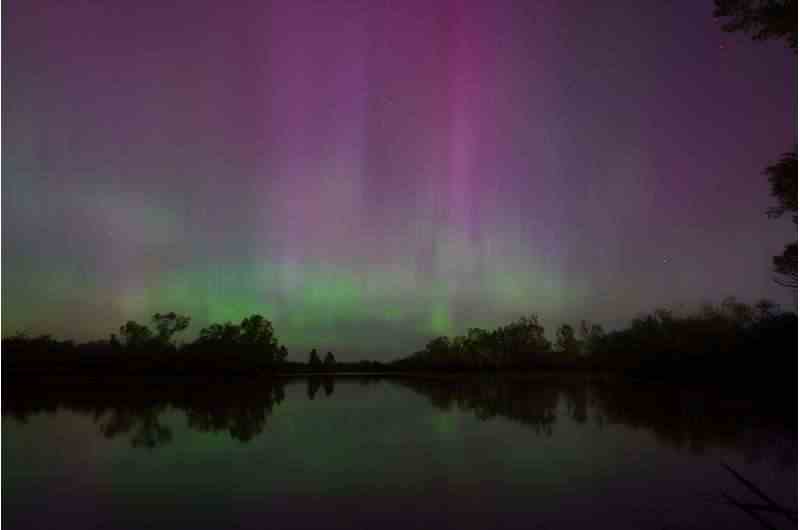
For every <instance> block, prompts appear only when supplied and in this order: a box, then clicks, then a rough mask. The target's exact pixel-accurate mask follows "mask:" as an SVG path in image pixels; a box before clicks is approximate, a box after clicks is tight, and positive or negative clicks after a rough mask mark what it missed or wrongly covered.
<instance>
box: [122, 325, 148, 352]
mask: <svg viewBox="0 0 800 530" xmlns="http://www.w3.org/2000/svg"><path fill="white" fill-rule="evenodd" d="M119 334H120V337H122V343H123V344H124V345H125V347H126V348H143V347H145V346H147V345H148V344H149V343H150V342H151V341H152V339H153V332H152V331H150V328H148V327H147V326H143V325H142V324H139V323H137V322H134V321H133V320H129V321H127V322H126V323H125V324H124V325H122V326H120V328H119Z"/></svg>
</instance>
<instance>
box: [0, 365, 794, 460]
mask: <svg viewBox="0 0 800 530" xmlns="http://www.w3.org/2000/svg"><path fill="white" fill-rule="evenodd" d="M375 381H378V379H376V378H369V377H365V378H361V380H360V382H361V383H362V384H370V383H371V382H375ZM391 382H392V383H393V384H395V385H399V386H402V387H404V388H406V389H409V390H411V391H413V392H414V393H417V394H419V395H422V396H424V397H426V398H427V399H428V400H429V401H430V403H431V404H432V405H433V406H434V407H435V408H437V409H439V410H442V411H449V410H453V409H456V410H459V411H462V412H467V413H471V414H473V415H474V416H475V417H476V418H478V419H480V420H488V419H491V418H504V419H506V420H511V421H514V422H517V423H519V424H522V425H524V426H526V427H528V428H529V429H531V430H533V431H534V432H535V433H537V434H539V435H541V436H545V437H549V436H551V435H552V434H553V430H554V428H555V427H556V425H557V424H558V422H560V421H567V420H571V421H573V422H575V423H577V424H579V425H581V424H585V423H587V422H590V421H591V422H593V424H594V425H595V426H599V427H602V426H603V425H607V424H621V425H625V426H627V427H631V428H635V429H645V430H647V431H648V432H650V433H651V434H652V435H654V436H655V437H656V438H657V439H658V440H659V441H660V442H661V443H662V444H666V445H670V446H673V447H676V448H682V449H690V450H692V451H694V452H698V453H701V452H703V451H705V450H707V449H710V448H729V449H746V450H748V451H750V452H751V453H752V454H756V455H757V452H758V451H757V449H758V448H759V446H763V445H768V444H769V443H770V441H771V440H773V439H774V436H781V437H786V438H790V439H791V438H794V437H795V434H794V433H796V425H793V424H792V422H791V421H789V422H785V421H783V417H778V416H773V415H769V414H764V413H763V411H759V412H756V411H754V410H752V409H750V408H748V406H747V403H746V402H741V401H740V402H731V401H729V400H728V401H726V400H721V399H716V398H714V399H712V398H709V396H704V395H702V394H699V393H696V392H695V393H692V392H687V391H680V390H677V389H674V388H669V387H658V386H656V387H653V386H648V387H643V386H642V385H634V384H629V383H620V382H614V383H611V382H600V381H589V380H584V379H580V378H574V377H573V378H564V379H558V380H553V379H549V380H547V379H539V380H537V379H523V378H503V377H494V378H489V377H462V378H450V379H436V378H430V379H428V378H417V377H415V378H397V379H391ZM291 384H305V387H306V397H307V399H308V400H319V399H327V398H331V397H332V396H333V395H334V391H335V384H336V379H335V378H334V377H332V376H313V377H307V378H305V379H304V380H303V379H289V378H286V379H281V378H273V379H241V380H235V381H214V380H209V381H197V380H183V381H175V380H170V381H162V382H159V383H148V384H146V385H143V384H141V383H140V382H136V381H123V382H120V381H117V382H110V381H92V382H85V381H83V382H78V381H61V382H59V383H54V382H48V383H47V384H44V383H41V382H39V383H37V382H34V381H15V382H9V383H7V384H5V385H4V389H3V401H2V407H3V409H2V412H3V415H4V416H10V417H13V418H15V419H16V420H17V421H19V422H23V423H24V422H26V421H27V420H28V418H30V417H31V416H34V415H37V414H43V413H55V412H57V411H59V410H61V409H66V410H69V411H72V412H75V413H78V414H81V415H86V416H88V417H91V418H92V420H93V421H94V423H95V425H96V426H97V429H98V432H99V433H100V434H101V435H102V436H103V437H105V438H118V437H126V438H127V439H128V440H129V441H130V444H131V446H133V447H136V448H147V449H154V448H157V447H160V446H163V445H165V444H168V443H170V442H171V441H173V439H174V436H173V433H172V431H171V430H170V428H169V427H168V426H167V425H166V424H165V422H163V421H162V416H163V415H164V414H165V413H166V412H167V411H169V410H175V411H179V412H182V413H183V414H184V415H185V418H186V422H187V426H188V427H189V428H190V429H192V430H195V431H200V432H225V433H227V434H228V435H229V436H230V437H231V438H232V439H234V440H237V441H239V442H242V443H247V442H250V441H252V440H253V439H255V438H256V437H258V436H260V435H262V434H263V433H264V430H265V428H266V426H267V424H268V422H269V418H270V416H271V415H272V413H273V411H274V410H275V408H276V407H278V406H279V405H280V404H281V403H282V402H283V401H284V399H285V396H286V386H287V385H291ZM295 399H296V398H295ZM765 433H766V435H765Z"/></svg>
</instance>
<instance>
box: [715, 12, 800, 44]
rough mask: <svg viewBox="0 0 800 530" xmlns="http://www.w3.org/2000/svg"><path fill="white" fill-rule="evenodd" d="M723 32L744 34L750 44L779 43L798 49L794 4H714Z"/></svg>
mask: <svg viewBox="0 0 800 530" xmlns="http://www.w3.org/2000/svg"><path fill="white" fill-rule="evenodd" d="M714 4H715V6H716V8H715V9H714V17H716V18H724V19H726V21H725V22H724V23H723V25H722V29H723V31H729V32H733V31H743V32H745V33H748V34H751V35H752V36H753V40H770V39H782V40H785V41H786V44H788V45H789V47H791V48H795V49H796V48H797V0H714Z"/></svg>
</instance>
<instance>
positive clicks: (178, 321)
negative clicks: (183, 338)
mask: <svg viewBox="0 0 800 530" xmlns="http://www.w3.org/2000/svg"><path fill="white" fill-rule="evenodd" d="M190 321H191V318H190V317H187V316H183V315H178V314H175V313H172V312H170V313H166V314H163V315H162V314H161V313H156V314H155V315H153V327H155V328H156V339H157V340H158V342H159V343H160V344H161V345H162V346H167V345H171V344H172V336H173V335H175V334H176V333H180V332H181V331H183V330H185V329H186V328H188V327H189V322H190Z"/></svg>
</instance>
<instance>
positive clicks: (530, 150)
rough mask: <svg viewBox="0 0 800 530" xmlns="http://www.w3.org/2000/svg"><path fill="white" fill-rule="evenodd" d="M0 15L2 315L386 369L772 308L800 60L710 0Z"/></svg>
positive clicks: (783, 298)
mask: <svg viewBox="0 0 800 530" xmlns="http://www.w3.org/2000/svg"><path fill="white" fill-rule="evenodd" d="M232 4H235V7H225V8H223V5H226V3H224V2H218V1H210V0H209V1H203V0H193V1H182V0H179V1H176V2H129V1H121V0H120V1H115V0H108V1H103V2H99V1H91V0H76V1H74V2H62V1H57V0H52V1H42V0H26V1H23V0H10V1H7V2H4V4H3V13H2V15H3V28H2V30H3V37H2V38H3V42H2V44H3V47H2V59H3V76H2V95H3V106H2V111H3V113H2V129H3V133H4V134H3V136H2V164H3V172H2V176H3V194H2V251H3V273H4V274H3V276H2V316H3V317H4V322H3V328H2V331H3V334H4V336H5V335H9V334H12V333H14V332H15V331H17V330H26V331H28V332H30V333H44V332H49V333H53V334H54V335H56V336H58V337H64V338H75V339H79V340H84V339H96V338H103V337H107V336H108V333H110V332H112V331H114V330H116V329H117V328H118V327H119V325H120V324H122V323H123V322H124V321H126V320H128V319H135V320H139V321H145V320H147V319H148V317H149V315H151V314H152V313H154V312H165V311H177V312H181V313H187V314H189V315H191V316H192V318H193V324H192V327H191V328H190V333H189V334H188V336H187V338H191V337H192V336H193V334H194V333H196V332H197V330H199V328H200V327H202V326H204V325H206V324H207V323H209V322H219V321H226V320H232V321H238V320H240V319H241V318H242V317H244V316H246V315H249V314H251V313H261V314H263V315H265V316H266V317H268V318H270V319H271V320H272V321H273V323H274V325H275V329H276V332H277V333H278V336H279V338H280V339H281V340H282V341H283V342H285V343H286V344H287V345H288V347H289V349H290V358H295V359H304V358H305V357H306V355H307V353H306V352H307V351H308V349H310V348H311V347H318V348H322V349H323V350H325V351H327V350H333V351H335V352H336V353H337V357H338V358H340V359H342V360H354V359H360V358H363V357H372V358H377V359H390V358H394V357H396V356H398V355H401V354H406V353H410V352H411V351H414V350H416V349H419V348H421V347H422V345H423V344H424V342H425V341H426V340H428V339H430V338H432V337H434V336H436V335H441V334H455V333H462V332H464V331H465V330H466V329H467V328H468V327H472V326H480V327H493V326H496V325H498V324H502V323H505V322H507V321H510V320H512V319H515V318H517V317H518V316H521V315H523V314H527V313H531V312H535V313H537V314H539V316H540V318H541V320H542V321H543V323H544V324H545V326H546V327H547V329H548V333H549V334H550V335H551V336H552V333H553V331H554V328H555V326H556V325H558V324H560V323H562V322H568V323H572V324H573V325H574V324H577V322H578V321H579V320H580V319H589V320H591V321H596V322H600V323H602V324H604V325H605V326H606V327H607V328H614V327H617V326H620V325H623V324H624V323H626V322H627V321H629V320H630V318H631V317H633V316H635V315H636V314H637V313H639V312H642V311H649V310H652V309H654V308H656V307H659V306H666V307H673V308H682V307H690V306H691V307H694V306H696V305H698V304H699V303H701V302H703V301H719V300H720V299H721V298H722V297H724V296H727V295H735V296H737V297H739V298H740V299H742V300H744V301H754V300H755V299H756V298H759V297H770V298H772V299H774V300H776V301H777V302H779V303H781V304H783V305H784V306H788V307H790V308H791V309H794V308H795V307H796V306H795V304H796V302H795V298H794V297H795V293H794V292H790V291H787V290H786V289H784V288H781V287H779V286H777V285H775V284H774V283H773V281H772V274H771V256H772V255H774V254H779V253H780V252H781V251H782V249H783V246H784V245H785V244H786V243H787V242H789V241H790V240H794V239H795V237H796V236H795V230H796V227H795V225H793V224H792V223H791V222H790V221H789V220H785V219H784V220H770V219H768V218H767V217H766V215H765V211H766V210H767V209H768V208H769V207H770V206H771V205H772V200H771V198H770V196H769V186H768V182H767V179H766V177H765V176H763V175H762V174H761V172H762V170H763V168H764V167H765V166H766V165H768V164H769V163H771V162H772V161H774V160H776V159H777V158H778V157H779V156H780V155H781V154H782V153H784V152H786V151H790V150H794V149H795V145H796V142H797V121H796V118H797V56H796V54H795V53H794V52H793V51H791V50H789V49H787V48H786V46H785V45H784V44H783V43H779V42H767V43H754V42H752V41H751V40H750V39H749V37H748V36H746V35H739V34H728V33H723V32H722V31H721V30H720V27H719V26H720V24H719V22H718V21H715V20H714V19H713V18H712V12H713V2H712V1H711V0H708V1H707V2H704V1H699V0H685V1H653V2H633V1H609V2H582V1H575V2H571V1H563V0H537V1H535V2H516V1H513V0H494V1H491V2H489V1H485V2H473V1H454V0H453V1H430V0H424V1H422V0H419V1H418V0H403V1H402V2H400V1H379V0H371V1H370V0H352V1H344V0H343V1H336V2H324V1H311V0H286V1H275V2H272V3H269V2H233V3H232Z"/></svg>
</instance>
